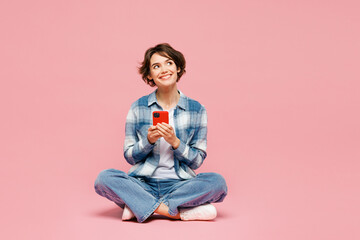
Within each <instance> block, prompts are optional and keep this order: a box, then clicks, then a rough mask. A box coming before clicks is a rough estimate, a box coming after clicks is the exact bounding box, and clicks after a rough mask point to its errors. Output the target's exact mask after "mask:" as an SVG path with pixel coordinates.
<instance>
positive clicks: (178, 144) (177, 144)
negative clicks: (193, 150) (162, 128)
mask: <svg viewBox="0 0 360 240" xmlns="http://www.w3.org/2000/svg"><path fill="white" fill-rule="evenodd" d="M171 146H172V147H173V149H177V148H178V147H179V146H180V139H179V138H176V139H175V142H174V144H171Z"/></svg>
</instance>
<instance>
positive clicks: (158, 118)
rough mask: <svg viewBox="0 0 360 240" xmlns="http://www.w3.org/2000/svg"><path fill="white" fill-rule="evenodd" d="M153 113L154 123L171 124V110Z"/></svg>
mask: <svg viewBox="0 0 360 240" xmlns="http://www.w3.org/2000/svg"><path fill="white" fill-rule="evenodd" d="M152 115H153V125H154V126H155V125H156V124H158V123H162V122H164V123H167V124H169V112H167V111H154V112H153V113H152Z"/></svg>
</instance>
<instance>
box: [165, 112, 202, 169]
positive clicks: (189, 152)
mask: <svg viewBox="0 0 360 240" xmlns="http://www.w3.org/2000/svg"><path fill="white" fill-rule="evenodd" d="M199 114H200V115H199V120H198V124H197V128H196V130H195V133H194V135H193V137H192V138H191V140H190V142H189V144H186V143H185V142H183V141H181V140H180V145H179V147H178V148H177V149H173V148H172V150H173V151H174V155H175V156H176V158H177V159H178V160H179V161H182V162H184V163H185V164H186V165H188V166H189V167H190V168H191V169H193V170H195V169H197V168H199V167H200V166H201V165H202V163H203V162H204V160H205V158H206V155H207V154H206V146H207V113H206V109H205V107H203V106H202V108H201V111H200V113H199Z"/></svg>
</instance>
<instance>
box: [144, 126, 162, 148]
mask: <svg viewBox="0 0 360 240" xmlns="http://www.w3.org/2000/svg"><path fill="white" fill-rule="evenodd" d="M160 137H161V135H160V133H159V131H158V130H157V128H156V126H151V127H149V129H148V135H147V138H148V140H149V142H150V143H151V144H154V143H155V142H156V141H157V140H158V139H159V138H160Z"/></svg>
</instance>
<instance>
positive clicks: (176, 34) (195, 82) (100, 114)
mask: <svg viewBox="0 0 360 240" xmlns="http://www.w3.org/2000/svg"><path fill="white" fill-rule="evenodd" d="M359 8H360V4H359V2H358V1H356V0H353V1H350V0H330V1H329V0H326V1H325V0H322V1H320V0H305V1H281V0H271V1H266V0H252V1H241V0H237V1H235V0H234V1H226V0H224V1H209V0H207V1H145V0H144V1H130V0H127V1H94V0H91V1H89V0H86V1H80V0H71V1H70V0H61V1H60V0H59V1H48V0H42V1H41V0H32V1H17V0H13V1H1V2H0V30H1V38H0V41H1V44H0V66H1V71H0V79H1V88H0V104H1V124H0V147H1V151H0V154H1V155H0V158H1V168H0V178H1V179H0V180H1V183H2V189H3V190H2V191H1V198H0V201H1V207H0V208H1V209H0V213H1V214H0V220H1V222H0V224H1V226H2V230H1V233H0V238H1V239H124V237H125V238H126V239H130V237H131V239H144V238H146V239H155V238H157V239H160V238H164V237H163V236H164V235H163V234H166V235H165V237H166V238H171V239H221V238H223V239H254V240H255V239H267V240H268V239H276V240H282V239H287V240H288V239H292V240H294V239H299V240H300V239H301V240H303V239H359V238H360V233H359V230H358V224H359V216H360V208H359V201H360V193H359V180H360V176H359V170H360V169H359V167H360V166H359V165H360V164H359V159H360V147H359V146H360V127H359V122H360V112H359V109H360V97H359V88H360V83H359V80H360V73H359V65H360V17H359V16H360V15H359ZM161 42H169V43H170V44H171V45H173V47H174V48H176V49H178V50H180V51H182V52H183V53H184V55H185V56H186V59H187V74H185V75H184V77H183V78H182V79H181V81H180V82H179V89H180V90H181V91H183V92H184V93H185V94H186V95H188V96H189V97H192V98H195V99H197V100H199V101H200V102H201V103H203V104H204V105H205V107H206V108H207V111H208V115H209V135H208V158H207V159H206V161H205V162H204V164H203V166H202V167H201V168H200V169H199V171H197V172H208V171H215V172H218V173H221V174H222V175H223V176H224V177H225V178H226V180H227V183H228V186H229V195H228V197H227V199H225V201H224V202H223V203H221V204H216V207H217V208H218V212H219V215H218V218H217V219H216V220H215V221H212V222H180V221H169V220H165V219H163V218H160V217H154V218H152V220H149V221H148V222H147V223H144V224H137V223H135V222H122V221H121V213H122V211H121V209H120V208H118V207H117V206H116V205H115V204H113V203H111V202H110V201H108V200H107V199H105V198H102V197H100V196H98V195H97V194H96V193H95V191H94V189H93V183H94V180H95V178H96V176H97V174H98V173H99V172H100V171H101V170H103V169H106V168H118V169H122V170H124V171H127V170H128V169H129V168H130V165H128V164H127V163H126V161H125V160H124V158H123V156H122V147H123V140H124V127H125V117H126V114H127V111H128V109H129V107H130V104H131V103H132V102H133V101H135V100H136V99H137V98H139V97H140V96H143V95H146V94H148V93H150V92H151V91H153V90H154V89H152V88H150V87H148V86H147V85H145V84H144V83H143V82H142V80H141V78H140V76H139V75H138V74H137V71H136V67H137V66H138V63H139V62H140V61H141V60H142V58H143V54H144V52H145V50H146V49H147V48H149V47H152V46H154V45H155V44H157V43H161ZM156 218H157V219H156ZM161 236H162V237H161Z"/></svg>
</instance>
